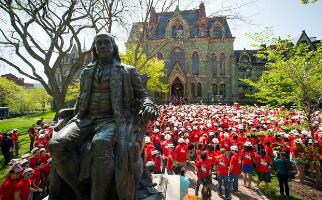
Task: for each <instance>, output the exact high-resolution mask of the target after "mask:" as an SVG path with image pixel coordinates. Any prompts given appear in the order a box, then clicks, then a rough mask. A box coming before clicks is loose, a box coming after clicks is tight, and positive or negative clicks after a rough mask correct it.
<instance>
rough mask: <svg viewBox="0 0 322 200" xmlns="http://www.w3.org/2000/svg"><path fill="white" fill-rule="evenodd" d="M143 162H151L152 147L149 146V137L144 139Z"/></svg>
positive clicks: (151, 145)
mask: <svg viewBox="0 0 322 200" xmlns="http://www.w3.org/2000/svg"><path fill="white" fill-rule="evenodd" d="M144 150H145V153H144V161H145V162H148V161H152V160H153V159H152V151H154V146H153V144H151V139H150V138H149V137H145V145H144Z"/></svg>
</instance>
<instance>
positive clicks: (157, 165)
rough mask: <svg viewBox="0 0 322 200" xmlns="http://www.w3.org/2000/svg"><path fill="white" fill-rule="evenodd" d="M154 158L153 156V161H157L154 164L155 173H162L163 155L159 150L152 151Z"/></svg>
mask: <svg viewBox="0 0 322 200" xmlns="http://www.w3.org/2000/svg"><path fill="white" fill-rule="evenodd" d="M152 158H153V162H154V163H155V166H154V174H161V172H162V169H161V156H160V152H159V151H158V150H154V151H152Z"/></svg>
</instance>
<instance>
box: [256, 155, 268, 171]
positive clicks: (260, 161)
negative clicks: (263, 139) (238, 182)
mask: <svg viewBox="0 0 322 200" xmlns="http://www.w3.org/2000/svg"><path fill="white" fill-rule="evenodd" d="M255 160H256V168H257V171H258V172H269V171H270V170H269V165H270V164H271V162H272V160H271V159H270V158H269V157H268V156H264V157H263V156H261V155H257V156H256V158H255Z"/></svg>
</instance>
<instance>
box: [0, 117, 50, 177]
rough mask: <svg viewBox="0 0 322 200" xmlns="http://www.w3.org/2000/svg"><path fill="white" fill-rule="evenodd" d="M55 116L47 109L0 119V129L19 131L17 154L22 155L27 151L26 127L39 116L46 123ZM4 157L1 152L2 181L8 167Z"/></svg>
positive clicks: (0, 168)
mask: <svg viewBox="0 0 322 200" xmlns="http://www.w3.org/2000/svg"><path fill="white" fill-rule="evenodd" d="M54 116H55V112H52V111H48V112H45V113H36V114H32V115H28V116H22V117H21V118H20V117H17V118H11V119H5V120H0V131H2V132H3V133H5V132H9V131H11V130H12V129H14V128H16V129H18V132H19V147H20V148H19V154H20V155H23V154H25V153H28V152H29V144H30V139H29V135H28V129H29V128H30V127H31V125H33V124H36V122H37V120H39V119H40V118H41V117H43V118H44V121H45V122H46V123H50V122H52V120H53V118H54ZM3 164H4V158H3V156H2V154H1V155H0V182H2V180H3V178H4V176H5V174H6V172H7V170H8V167H4V166H3Z"/></svg>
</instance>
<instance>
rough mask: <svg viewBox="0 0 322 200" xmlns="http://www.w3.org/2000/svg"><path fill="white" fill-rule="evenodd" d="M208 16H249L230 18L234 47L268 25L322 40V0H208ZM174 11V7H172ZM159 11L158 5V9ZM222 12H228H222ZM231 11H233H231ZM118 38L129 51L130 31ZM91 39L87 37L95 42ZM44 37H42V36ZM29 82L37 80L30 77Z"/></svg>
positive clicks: (244, 44)
mask: <svg viewBox="0 0 322 200" xmlns="http://www.w3.org/2000/svg"><path fill="white" fill-rule="evenodd" d="M179 2H180V3H179V9H180V10H184V9H186V8H188V9H193V8H198V6H199V3H200V1H199V0H196V1H194V3H192V4H189V3H187V2H191V1H188V0H187V1H184V0H181V1H179ZM204 3H205V7H206V14H207V16H209V15H211V14H212V13H214V12H216V11H222V10H223V9H224V8H226V7H230V6H231V5H233V6H234V7H239V6H241V5H244V6H241V7H240V9H237V10H236V11H233V12H237V13H238V14H239V15H240V16H243V17H246V18H247V20H246V21H247V23H245V22H242V21H239V20H229V26H230V29H231V32H232V35H233V37H235V43H234V49H235V50H237V49H244V48H246V49H252V48H253V47H252V46H251V45H252V43H253V42H252V41H251V40H250V39H249V38H248V37H247V36H246V35H245V33H259V32H261V31H262V30H263V29H264V28H265V27H271V28H272V30H273V33H274V36H277V37H278V36H280V37H281V38H285V37H287V36H288V35H289V36H291V37H293V38H294V37H297V36H299V35H300V34H301V32H302V30H305V31H306V33H307V34H308V36H309V37H313V36H315V37H317V38H318V39H322V0H320V1H319V2H318V3H315V4H312V5H303V4H301V3H300V0H204ZM172 10H174V8H173V9H172ZM156 11H157V12H158V8H156ZM220 13H221V14H225V13H222V12H220ZM230 13H231V12H230ZM114 33H115V34H117V35H118V37H117V44H118V46H119V47H120V50H121V51H125V45H124V43H125V42H126V40H127V36H128V32H126V31H123V30H122V31H120V32H119V33H118V30H117V29H116V30H115V31H114ZM89 37H90V38H84V39H86V40H87V41H88V40H89V41H91V38H93V35H89ZM40 38H41V37H40ZM86 47H87V48H89V47H90V42H88V43H86ZM5 73H13V74H15V75H17V76H18V77H23V76H22V75H20V74H19V73H18V72H16V71H15V70H13V69H11V68H5V67H1V68H0V75H1V74H5ZM25 82H34V81H33V80H31V79H28V78H26V79H25Z"/></svg>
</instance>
